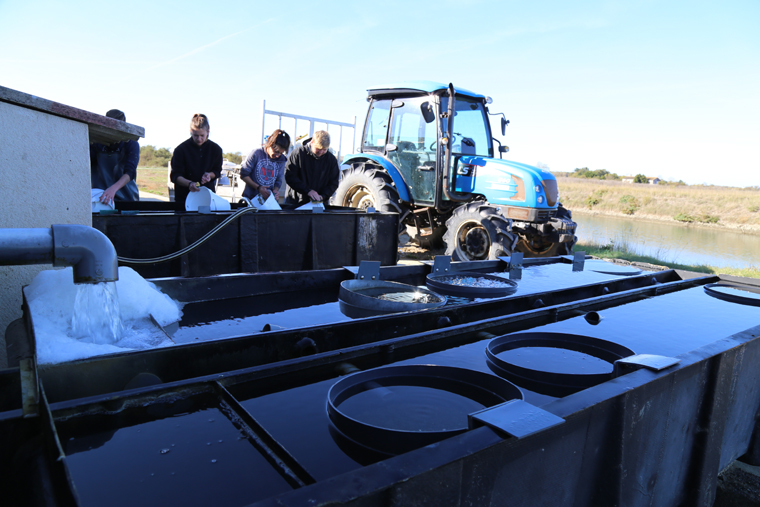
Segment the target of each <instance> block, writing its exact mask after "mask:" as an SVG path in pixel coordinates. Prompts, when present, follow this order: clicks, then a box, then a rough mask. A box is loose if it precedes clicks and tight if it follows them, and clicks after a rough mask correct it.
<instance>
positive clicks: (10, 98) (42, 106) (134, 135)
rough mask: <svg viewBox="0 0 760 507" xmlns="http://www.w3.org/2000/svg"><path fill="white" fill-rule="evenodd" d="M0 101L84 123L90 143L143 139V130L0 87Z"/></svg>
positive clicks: (129, 124)
mask: <svg viewBox="0 0 760 507" xmlns="http://www.w3.org/2000/svg"><path fill="white" fill-rule="evenodd" d="M0 101H2V102H7V103H9V104H14V105H17V106H21V107H26V108H29V109H34V110H36V111H41V112H43V113H48V114H52V115H55V116H60V117H62V118H68V119H70V120H74V121H79V122H82V123H86V124H87V127H88V129H89V134H90V142H95V143H103V144H111V143H115V142H118V141H126V140H129V139H132V140H135V141H136V140H138V139H139V138H141V137H145V129H144V128H142V127H139V126H137V125H132V124H131V123H126V122H123V121H119V120H114V119H113V118H108V117H107V116H101V115H99V114H95V113H91V112H89V111H85V110H83V109H77V108H76V107H71V106H67V105H65V104H61V103H59V102H53V101H51V100H47V99H43V98H41V97H36V96H34V95H29V94H28V93H23V92H19V91H16V90H12V89H10V88H6V87H4V86H0Z"/></svg>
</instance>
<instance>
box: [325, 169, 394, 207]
mask: <svg viewBox="0 0 760 507" xmlns="http://www.w3.org/2000/svg"><path fill="white" fill-rule="evenodd" d="M332 203H333V204H335V205H337V206H347V207H350V208H357V209H367V208H369V207H373V208H375V209H376V210H377V211H387V212H390V213H398V214H399V215H402V211H401V206H399V199H398V190H396V187H395V186H393V180H392V179H391V177H390V176H389V175H388V173H386V172H385V171H384V170H383V169H381V168H380V167H378V166H376V165H373V164H367V163H364V162H360V163H356V164H354V165H352V166H351V167H349V168H348V169H346V170H345V171H343V173H342V174H341V177H340V183H339V184H338V189H337V190H336V191H335V195H334V196H333V198H332Z"/></svg>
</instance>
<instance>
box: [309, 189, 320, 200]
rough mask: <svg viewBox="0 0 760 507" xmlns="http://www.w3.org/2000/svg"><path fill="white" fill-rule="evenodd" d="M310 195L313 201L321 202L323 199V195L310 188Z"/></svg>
mask: <svg viewBox="0 0 760 507" xmlns="http://www.w3.org/2000/svg"><path fill="white" fill-rule="evenodd" d="M308 196H309V199H311V200H312V201H317V202H319V201H321V200H322V196H321V195H319V194H318V193H317V192H316V191H315V190H309V193H308Z"/></svg>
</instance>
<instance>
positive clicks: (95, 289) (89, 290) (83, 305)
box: [71, 282, 124, 345]
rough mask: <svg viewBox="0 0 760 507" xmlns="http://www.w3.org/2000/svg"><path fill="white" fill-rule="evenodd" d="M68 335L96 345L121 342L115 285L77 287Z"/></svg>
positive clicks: (88, 284)
mask: <svg viewBox="0 0 760 507" xmlns="http://www.w3.org/2000/svg"><path fill="white" fill-rule="evenodd" d="M76 288H77V295H76V299H75V300H74V314H73V316H72V318H71V332H72V335H73V337H74V338H78V339H80V340H83V341H88V342H92V343H98V344H101V345H102V344H114V343H116V342H118V341H119V340H121V337H122V333H123V331H124V326H123V324H122V322H121V312H120V310H119V297H118V294H117V292H116V283H115V282H101V283H84V284H80V285H77V287H76Z"/></svg>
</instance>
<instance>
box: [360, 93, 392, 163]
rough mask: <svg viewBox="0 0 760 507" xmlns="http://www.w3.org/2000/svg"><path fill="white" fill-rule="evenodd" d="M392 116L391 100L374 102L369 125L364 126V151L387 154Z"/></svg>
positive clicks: (368, 117) (369, 116) (370, 111)
mask: <svg viewBox="0 0 760 507" xmlns="http://www.w3.org/2000/svg"><path fill="white" fill-rule="evenodd" d="M390 116H391V101H390V100H375V101H372V106H371V107H370V110H369V114H368V115H367V123H366V125H365V126H364V142H363V143H362V151H377V152H380V153H384V152H385V139H386V137H387V136H388V122H389V121H390Z"/></svg>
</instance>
